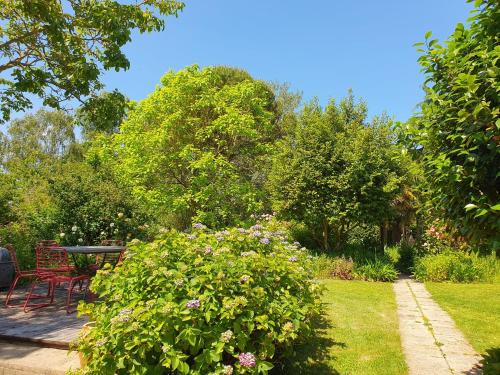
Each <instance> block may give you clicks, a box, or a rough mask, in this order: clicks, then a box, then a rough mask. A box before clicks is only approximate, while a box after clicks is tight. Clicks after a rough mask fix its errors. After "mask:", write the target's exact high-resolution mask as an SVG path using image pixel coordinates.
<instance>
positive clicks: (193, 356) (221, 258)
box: [78, 223, 320, 375]
mask: <svg viewBox="0 0 500 375" xmlns="http://www.w3.org/2000/svg"><path fill="white" fill-rule="evenodd" d="M271 226H272V223H270V224H266V226H265V227H264V226H261V225H259V224H257V225H254V226H253V227H251V228H250V229H244V228H232V229H229V230H224V231H220V232H211V231H209V230H208V229H207V228H206V227H205V226H204V225H202V224H196V225H195V226H194V228H193V231H192V232H191V233H179V232H176V231H166V233H163V234H162V235H161V236H160V237H159V238H158V239H157V240H156V241H154V242H152V243H149V244H147V243H141V242H139V241H136V242H135V243H132V244H130V245H129V248H128V250H127V253H126V256H125V260H124V263H123V265H122V266H121V267H118V268H116V269H115V270H103V271H99V272H98V274H97V276H96V278H95V279H94V280H93V282H92V286H91V289H92V291H93V292H95V293H97V294H99V295H100V296H101V297H102V301H99V302H95V303H93V304H85V305H81V306H80V311H81V313H83V314H86V315H88V316H89V317H90V319H91V321H93V322H95V325H94V328H92V329H90V330H89V331H87V332H86V333H84V334H82V336H81V338H80V340H79V344H78V350H79V351H80V352H82V353H83V355H84V356H85V357H86V358H87V360H88V364H87V366H86V367H85V368H84V369H82V370H81V371H82V372H83V373H87V374H115V373H117V374H130V373H147V374H162V373H165V374H166V373H169V374H170V373H179V374H225V375H230V374H258V373H263V374H265V373H267V372H268V371H269V370H270V369H271V368H272V367H273V364H272V362H275V361H277V360H279V358H280V356H282V355H284V353H286V352H287V351H288V350H289V349H290V348H291V346H292V344H293V342H294V341H295V340H296V339H297V338H298V337H299V335H300V336H303V334H305V333H307V332H309V329H310V320H311V318H312V317H313V316H314V315H315V314H316V313H317V312H319V307H320V302H319V294H320V287H319V285H318V284H316V283H315V282H314V281H313V279H312V270H311V269H312V261H311V259H309V257H308V255H307V253H306V252H305V249H299V247H298V245H297V244H292V243H289V242H288V241H287V239H286V238H285V234H283V233H282V232H279V231H275V230H273V228H271Z"/></svg>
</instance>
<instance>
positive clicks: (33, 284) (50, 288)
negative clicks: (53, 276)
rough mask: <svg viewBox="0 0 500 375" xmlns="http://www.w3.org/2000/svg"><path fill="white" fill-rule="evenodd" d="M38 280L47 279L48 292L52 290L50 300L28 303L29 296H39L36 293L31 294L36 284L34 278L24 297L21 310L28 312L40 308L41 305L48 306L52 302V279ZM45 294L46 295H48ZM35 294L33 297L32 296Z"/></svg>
mask: <svg viewBox="0 0 500 375" xmlns="http://www.w3.org/2000/svg"><path fill="white" fill-rule="evenodd" d="M40 281H47V283H48V286H47V287H48V288H49V293H48V294H50V291H52V293H51V296H50V297H51V298H50V302H48V303H37V304H34V305H30V304H29V301H30V299H31V298H39V297H37V295H36V294H35V295H34V294H33V290H34V289H35V286H36V285H37V282H36V280H34V281H33V283H32V284H31V286H30V289H29V292H28V296H27V297H26V300H25V301H24V306H23V310H24V312H25V313H26V312H28V311H31V310H35V309H39V308H42V307H46V306H49V305H50V304H51V303H52V302H54V288H52V285H51V284H52V280H50V279H49V280H40ZM48 294H47V295H48ZM33 296H35V297H33Z"/></svg>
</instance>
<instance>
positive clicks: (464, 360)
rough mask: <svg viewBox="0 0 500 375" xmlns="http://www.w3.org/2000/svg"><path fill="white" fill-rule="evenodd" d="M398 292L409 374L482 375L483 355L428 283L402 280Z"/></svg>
mask: <svg viewBox="0 0 500 375" xmlns="http://www.w3.org/2000/svg"><path fill="white" fill-rule="evenodd" d="M394 292H395V294H396V302H397V306H398V311H397V312H398V318H399V331H400V335H401V343H402V346H403V352H404V354H405V357H406V362H407V364H408V369H409V375H428V374H433V375H450V374H467V375H474V374H480V373H481V368H480V364H479V361H480V360H481V356H480V355H478V354H477V353H476V352H475V351H474V349H473V348H472V346H471V345H470V344H469V343H468V342H467V340H466V339H465V337H464V336H463V334H462V333H461V332H460V331H459V330H458V329H457V327H456V326H455V323H454V322H453V319H452V318H451V317H450V316H449V315H448V314H447V313H446V312H445V311H444V310H443V309H441V307H440V306H439V305H438V304H437V303H436V302H435V301H434V300H433V299H432V296H431V294H430V293H429V292H428V291H427V289H426V288H425V285H424V284H422V283H419V282H416V281H415V280H413V279H411V278H408V277H401V278H400V279H398V280H397V281H396V282H395V283H394Z"/></svg>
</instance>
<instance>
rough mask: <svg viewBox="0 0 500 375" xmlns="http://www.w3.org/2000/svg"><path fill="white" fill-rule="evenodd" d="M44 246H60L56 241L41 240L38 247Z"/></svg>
mask: <svg viewBox="0 0 500 375" xmlns="http://www.w3.org/2000/svg"><path fill="white" fill-rule="evenodd" d="M43 246H59V244H58V243H57V241H56V240H41V241H38V244H37V247H43Z"/></svg>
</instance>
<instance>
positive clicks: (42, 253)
mask: <svg viewBox="0 0 500 375" xmlns="http://www.w3.org/2000/svg"><path fill="white" fill-rule="evenodd" d="M69 270H70V264H69V260H68V252H67V251H66V249H64V248H62V247H56V246H39V247H37V248H36V271H37V272H40V273H43V272H65V271H69Z"/></svg>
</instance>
